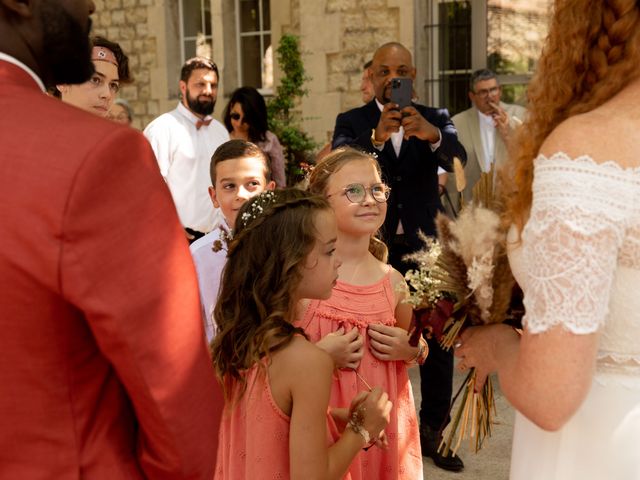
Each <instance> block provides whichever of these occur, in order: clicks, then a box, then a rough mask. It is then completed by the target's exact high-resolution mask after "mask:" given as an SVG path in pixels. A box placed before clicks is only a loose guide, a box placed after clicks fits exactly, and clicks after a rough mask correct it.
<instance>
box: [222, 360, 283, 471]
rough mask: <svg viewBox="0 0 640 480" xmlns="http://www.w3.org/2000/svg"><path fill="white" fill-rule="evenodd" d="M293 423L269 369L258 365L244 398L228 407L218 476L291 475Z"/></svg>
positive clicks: (249, 378)
mask: <svg viewBox="0 0 640 480" xmlns="http://www.w3.org/2000/svg"><path fill="white" fill-rule="evenodd" d="M289 422H290V418H289V416H288V415H287V414H285V413H284V412H283V411H282V410H280V407H278V405H276V402H275V401H274V400H273V397H272V396H271V388H270V387H269V381H268V376H267V374H266V372H265V371H264V370H263V369H261V368H259V365H258V364H255V365H254V366H253V367H251V369H249V371H248V372H247V390H246V391H245V392H244V395H242V398H241V399H240V400H239V401H238V402H237V403H236V404H235V405H233V406H232V407H231V406H230V405H228V404H227V405H226V406H225V409H224V413H223V416H222V422H221V424H220V432H219V436H218V460H217V462H216V473H215V477H214V479H215V480H232V479H242V478H246V479H249V478H256V479H258V478H263V479H269V480H271V479H274V480H275V479H287V478H289Z"/></svg>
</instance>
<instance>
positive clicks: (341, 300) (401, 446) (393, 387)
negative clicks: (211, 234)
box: [300, 270, 423, 480]
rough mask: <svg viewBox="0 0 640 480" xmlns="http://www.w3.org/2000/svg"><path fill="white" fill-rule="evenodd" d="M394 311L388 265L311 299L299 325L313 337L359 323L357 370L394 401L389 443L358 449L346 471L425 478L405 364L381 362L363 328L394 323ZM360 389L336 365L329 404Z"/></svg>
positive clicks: (343, 401) (345, 400)
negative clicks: (367, 278)
mask: <svg viewBox="0 0 640 480" xmlns="http://www.w3.org/2000/svg"><path fill="white" fill-rule="evenodd" d="M394 311H395V295H394V292H393V287H392V284H391V274H390V270H389V272H387V274H386V275H385V276H384V277H383V278H382V279H381V280H380V281H378V282H376V283H374V284H372V285H365V286H357V285H350V284H347V283H344V282H340V281H338V282H337V284H336V286H335V287H334V288H333V293H332V295H331V298H330V299H328V300H322V301H320V300H313V301H311V303H310V304H309V305H308V307H307V309H306V311H305V313H304V316H303V319H302V322H301V325H300V326H302V327H303V328H304V330H305V331H306V333H307V334H308V335H309V338H310V340H311V341H313V342H317V341H318V340H320V339H321V338H322V337H324V336H325V335H327V334H329V333H331V332H334V331H336V330H338V329H339V328H340V327H344V328H345V331H350V330H351V329H352V328H357V329H358V330H359V331H360V334H361V335H362V337H363V339H364V341H365V349H364V357H363V358H362V361H361V362H360V366H359V367H358V373H359V374H360V376H361V377H362V378H364V379H365V381H366V382H367V383H368V384H369V385H371V386H372V387H374V386H380V387H382V389H383V390H384V391H386V392H387V393H388V394H389V399H390V400H391V402H392V403H393V409H392V410H391V421H390V423H389V425H388V426H387V428H386V430H385V431H386V433H387V437H388V440H389V448H388V449H387V450H382V449H380V448H378V447H373V448H371V449H369V450H368V451H366V452H365V451H362V452H360V453H359V454H358V456H357V457H356V458H355V459H354V461H353V463H352V464H351V468H350V470H349V473H350V474H351V476H352V478H353V480H361V479H362V480H364V479H380V480H383V479H394V480H395V479H407V480H422V478H423V471H422V454H421V451H420V434H419V428H418V421H417V417H416V410H415V404H414V402H413V392H412V390H411V384H410V382H409V376H408V375H407V365H406V364H405V362H403V361H391V362H387V361H380V360H378V359H376V358H375V357H374V356H373V355H372V354H371V350H370V348H369V337H368V335H367V327H368V326H369V325H370V324H374V323H377V324H384V325H392V326H393V325H395V324H396V319H395V317H394ZM362 390H367V387H366V385H364V383H363V382H362V381H361V380H360V379H359V378H358V376H357V375H356V373H355V371H353V370H350V369H340V370H336V372H335V376H334V380H333V385H332V388H331V399H330V401H329V405H330V406H331V407H348V406H349V405H350V403H351V400H352V399H353V397H355V396H356V394H357V393H358V392H360V391H362Z"/></svg>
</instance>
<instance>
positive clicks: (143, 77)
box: [93, 0, 550, 145]
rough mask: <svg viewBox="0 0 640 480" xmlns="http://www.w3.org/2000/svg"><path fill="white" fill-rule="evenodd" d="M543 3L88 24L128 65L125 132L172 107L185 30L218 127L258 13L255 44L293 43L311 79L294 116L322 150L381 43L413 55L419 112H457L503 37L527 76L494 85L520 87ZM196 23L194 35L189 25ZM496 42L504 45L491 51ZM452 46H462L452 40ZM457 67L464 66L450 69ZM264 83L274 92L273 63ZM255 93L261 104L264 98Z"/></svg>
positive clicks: (287, 2) (139, 8)
mask: <svg viewBox="0 0 640 480" xmlns="http://www.w3.org/2000/svg"><path fill="white" fill-rule="evenodd" d="M549 3H550V0H509V1H505V0H468V1H453V0H271V1H268V0H95V4H96V13H95V14H94V17H93V18H94V32H95V33H96V34H100V35H104V36H106V37H107V38H109V39H110V40H113V41H116V42H118V43H120V44H121V46H122V47H123V49H124V51H125V53H127V54H128V55H129V58H130V62H131V69H132V72H133V74H134V77H135V82H134V83H133V84H132V85H127V86H125V87H124V88H123V89H122V93H121V96H122V97H123V98H125V99H127V100H129V102H130V103H131V105H132V107H133V109H134V112H135V120H134V125H135V126H136V127H138V128H143V127H144V126H145V125H146V124H147V123H149V122H150V121H151V120H152V119H153V118H155V117H156V116H157V115H159V114H161V113H163V112H165V111H168V110H171V109H172V108H174V107H175V105H176V103H177V102H178V92H179V90H178V76H179V71H180V66H181V64H182V62H183V60H184V58H185V56H187V57H188V56H190V55H188V51H189V50H188V49H187V48H186V47H185V45H187V44H188V42H189V41H191V40H189V41H187V40H185V38H187V37H186V35H187V33H188V30H189V29H191V28H192V27H193V28H195V29H196V30H199V31H200V30H201V32H200V33H198V35H199V37H198V39H197V40H195V41H191V42H192V43H191V44H189V45H191V47H190V48H193V44H194V42H195V44H197V47H196V48H197V49H198V51H204V52H205V53H206V54H209V55H211V56H212V58H213V60H214V61H215V62H216V63H217V64H218V67H219V69H220V74H221V82H220V90H219V93H218V104H217V106H216V112H215V115H216V116H218V117H220V115H221V113H222V111H223V109H224V107H225V105H226V103H227V100H228V98H229V95H230V93H231V92H232V91H233V90H234V89H235V88H237V87H239V86H241V85H240V83H239V80H238V79H239V74H240V70H241V69H242V68H244V67H243V66H242V65H241V61H240V60H239V59H240V58H241V57H242V55H243V54H244V53H245V52H244V50H243V48H242V47H241V46H240V45H243V44H241V35H242V34H241V33H239V31H242V27H241V26H240V25H241V24H242V22H244V21H245V20H246V19H245V17H246V15H247V12H248V11H250V12H251V14H252V15H253V17H252V18H254V20H255V15H256V13H255V10H256V9H259V10H260V11H264V15H265V16H268V18H266V19H261V21H262V20H264V21H265V25H268V34H267V35H266V36H264V37H263V38H264V39H266V40H265V42H266V43H269V42H270V44H271V45H272V48H273V49H274V50H275V47H276V46H277V44H278V40H279V38H280V37H281V36H282V35H283V34H285V33H293V34H295V35H297V36H299V38H300V45H301V50H302V54H303V61H304V65H305V69H306V71H307V74H308V76H309V77H310V80H309V81H308V83H307V84H306V88H307V89H308V91H309V93H308V96H306V97H305V98H304V99H303V100H302V102H301V104H300V113H301V117H302V119H303V127H304V129H305V130H306V131H307V132H308V133H310V134H311V135H312V137H313V138H314V139H315V140H316V141H317V142H318V144H319V145H322V144H324V143H325V142H326V141H327V140H328V138H329V136H330V135H331V130H332V128H333V125H334V121H335V117H336V115H337V114H338V113H339V112H341V111H344V110H347V109H349V108H352V107H354V106H357V105H359V104H360V94H359V85H360V78H361V74H362V66H363V64H364V63H365V62H366V61H367V60H369V59H370V58H371V56H372V54H373V51H374V50H375V49H376V47H377V46H379V45H380V44H382V43H385V42H388V41H399V42H401V43H403V44H404V45H405V46H407V47H408V48H409V50H411V51H412V52H413V53H414V63H415V64H416V66H417V69H418V79H417V82H416V84H415V89H416V92H417V94H418V97H419V99H420V101H421V103H426V104H431V105H435V106H445V107H449V108H451V107H450V105H448V104H450V103H451V104H452V103H453V102H451V98H450V97H451V95H453V94H454V93H455V95H457V96H458V97H460V98H462V103H460V102H459V105H458V107H459V108H463V107H464V103H465V102H466V91H465V88H464V85H463V84H464V79H465V78H466V77H467V76H468V74H469V72H471V71H472V70H473V69H476V68H481V67H485V66H487V58H488V57H489V43H488V38H491V39H492V42H493V43H492V44H496V45H512V44H513V42H511V40H510V38H509V37H508V36H509V35H511V36H513V35H520V34H522V35H526V38H527V39H528V40H527V41H528V42H529V44H530V45H531V50H532V52H533V53H531V54H529V57H528V58H529V61H528V62H524V63H525V64H527V65H525V67H526V68H528V69H529V70H528V71H525V72H506V73H505V76H504V78H503V83H505V81H506V83H507V84H508V83H509V82H510V81H511V82H513V83H520V84H522V85H526V82H527V81H528V78H529V77H530V73H531V71H532V69H533V68H535V49H536V45H538V48H539V44H540V43H541V39H542V38H544V25H543V23H544V22H545V21H546V20H545V18H546V16H547V13H546V8H544V7H545V5H547V4H549ZM532 5H533V7H534V8H532ZM194 9H195V10H197V11H200V13H201V15H200V16H199V17H198V16H197V15H195V16H194V15H193V14H192V13H189V12H192V11H193V10H194ZM532 11H533V13H531V12H532ZM536 11H537V12H542V13H536ZM496 12H501V13H504V15H500V22H501V23H500V25H499V28H498V27H495V26H494V27H493V28H492V24H491V23H490V22H491V20H490V19H491V16H492V15H493V16H495V14H496ZM196 13H197V12H196ZM536 15H537V16H536ZM196 17H197V18H198V20H197V22H196V23H198V22H202V28H200V25H197V26H195V27H194V26H192V25H188V22H189V21H193V20H192V19H193V18H196ZM256 21H257V20H256ZM505 21H507V22H511V23H513V24H514V25H517V26H518V29H517V31H514V29H513V28H504V22H505ZM527 29H528V30H529V31H527ZM532 31H534V33H532ZM504 32H506V33H504ZM496 35H498V38H497V40H496ZM500 35H503V36H505V35H507V37H505V38H503V41H500V37H499V36H500ZM200 37H201V38H200ZM459 38H462V39H463V40H464V41H462V42H460V41H459V40H456V39H459ZM531 39H534V40H533V43H532V41H531ZM456 42H457V43H456ZM266 43H265V45H263V46H266ZM534 43H535V44H534ZM239 50H240V51H239ZM185 52H187V53H185ZM447 58H449V59H453V60H454V62H453V63H456V65H449V64H448V63H447V62H449V63H451V60H447ZM461 58H466V59H467V60H465V61H464V62H459V61H456V59H458V60H459V59H461ZM273 73H274V75H273V77H274V82H275V84H276V85H277V84H278V78H279V70H278V65H277V62H274V65H273ZM499 73H500V72H499ZM507 73H508V75H507ZM452 79H457V80H458V81H459V88H458V90H459V91H458V92H457V93H456V92H453V89H452V87H451V86H450V85H449V83H451V82H452V81H453V80H452ZM510 79H511V80H510ZM447 82H449V83H447ZM256 86H257V85H256ZM451 92H453V93H451ZM263 93H264V94H265V95H267V96H268V94H269V89H266V90H263ZM454 112H455V108H454Z"/></svg>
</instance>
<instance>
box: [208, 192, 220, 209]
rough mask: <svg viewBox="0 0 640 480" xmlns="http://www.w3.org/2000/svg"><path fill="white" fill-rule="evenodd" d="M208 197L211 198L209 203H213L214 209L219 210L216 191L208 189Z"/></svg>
mask: <svg viewBox="0 0 640 480" xmlns="http://www.w3.org/2000/svg"><path fill="white" fill-rule="evenodd" d="M209 197H211V201H212V202H213V206H214V207H216V208H220V203H219V202H218V199H217V197H216V189H215V188H213V187H209Z"/></svg>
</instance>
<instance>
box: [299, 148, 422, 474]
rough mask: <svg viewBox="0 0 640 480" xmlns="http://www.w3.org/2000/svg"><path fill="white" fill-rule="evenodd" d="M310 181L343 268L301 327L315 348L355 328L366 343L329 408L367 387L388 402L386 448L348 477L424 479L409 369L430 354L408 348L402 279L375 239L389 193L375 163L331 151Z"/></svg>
mask: <svg viewBox="0 0 640 480" xmlns="http://www.w3.org/2000/svg"><path fill="white" fill-rule="evenodd" d="M309 181H310V185H309V189H310V190H311V191H312V192H313V193H317V194H321V195H324V196H325V198H327V199H328V201H329V203H330V204H331V206H332V207H333V210H334V212H335V213H336V218H337V222H338V242H337V244H336V248H337V252H338V256H339V257H340V259H341V260H342V265H341V267H340V270H339V272H338V273H339V276H338V281H337V283H336V285H335V287H334V288H333V293H332V295H331V297H330V298H329V299H326V300H312V301H309V302H308V303H307V305H306V306H304V307H303V313H302V315H301V318H302V320H301V322H300V323H299V325H300V326H301V327H302V328H304V330H305V332H306V333H307V334H308V335H309V337H310V339H311V340H312V341H319V340H321V339H323V340H322V341H324V340H326V339H327V338H331V337H332V336H336V335H341V334H348V333H352V330H354V329H355V330H357V331H358V333H359V334H360V336H361V338H362V340H363V343H364V345H363V348H361V349H360V350H359V351H358V352H355V353H354V355H353V357H352V358H351V363H350V364H349V367H350V368H342V369H338V370H336V372H335V373H334V381H333V384H332V387H331V400H330V403H329V404H330V406H331V407H344V406H347V405H349V402H350V401H351V398H353V396H354V395H355V394H356V393H357V392H358V391H359V390H361V389H363V388H369V386H379V387H381V388H382V389H383V390H384V391H386V392H388V394H389V399H390V400H391V401H392V403H393V408H392V411H391V419H390V423H389V426H388V427H387V429H386V441H387V443H388V445H378V447H377V448H371V449H368V450H367V451H363V452H361V453H360V454H359V455H358V456H357V457H356V459H355V460H354V462H353V463H352V465H351V468H350V470H349V472H350V474H351V476H352V478H353V479H354V480H359V479H372V478H375V479H381V480H382V479H411V480H417V479H422V478H423V471H422V455H421V452H420V438H419V428H418V422H417V419H416V411H415V406H414V402H413V393H412V391H411V384H410V383H409V377H408V375H407V367H408V363H415V361H416V360H417V359H418V358H419V357H420V358H421V359H422V360H424V357H426V352H427V347H426V343H421V345H420V346H419V347H411V346H410V345H409V343H408V334H407V329H408V328H409V325H410V321H411V306H410V305H407V304H405V303H403V302H402V300H403V298H404V296H405V295H406V289H407V286H406V283H405V281H404V278H403V277H402V275H401V274H400V273H399V272H398V271H396V270H394V269H393V268H391V267H390V266H389V265H387V264H386V246H385V245H384V244H383V243H382V242H380V241H379V240H377V239H376V238H375V234H376V232H377V231H378V229H379V228H380V226H381V225H382V224H383V222H384V218H385V214H386V201H387V199H388V197H389V188H388V187H387V186H386V185H385V184H383V183H382V181H381V179H380V170H379V167H378V163H377V162H376V160H375V159H374V158H372V157H371V156H370V155H367V154H365V153H361V152H359V151H356V150H354V149H351V148H341V149H338V150H335V151H334V152H332V153H331V154H329V155H328V156H327V157H325V158H324V159H322V160H321V161H320V162H319V163H318V164H317V165H316V167H315V169H314V170H313V172H312V174H311V176H310V179H309ZM398 327H399V328H398ZM401 329H402V330H401ZM322 341H320V342H319V344H318V345H319V346H321V343H322ZM393 343H395V344H397V345H396V346H395V347H394V346H392V344H393ZM358 360H359V361H358ZM338 366H340V365H338Z"/></svg>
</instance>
